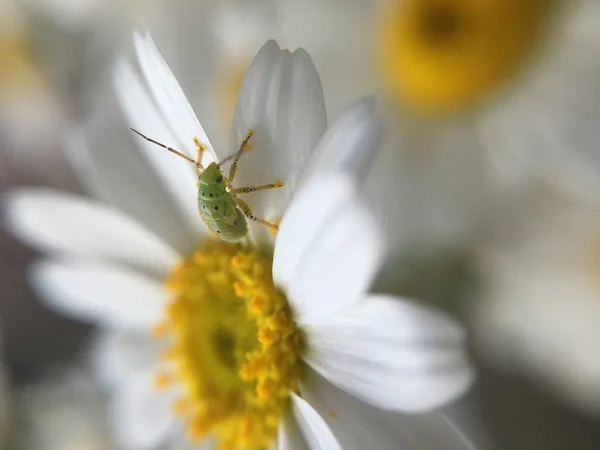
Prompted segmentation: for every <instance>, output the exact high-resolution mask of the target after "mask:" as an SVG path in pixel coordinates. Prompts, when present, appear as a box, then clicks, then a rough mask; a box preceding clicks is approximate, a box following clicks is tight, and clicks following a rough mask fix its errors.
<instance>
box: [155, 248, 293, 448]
mask: <svg viewBox="0 0 600 450" xmlns="http://www.w3.org/2000/svg"><path fill="white" fill-rule="evenodd" d="M166 286H167V288H168V290H169V292H170V293H171V301H170V304H169V306H168V309H167V317H166V320H165V322H164V323H161V324H159V325H157V327H156V329H155V330H154V331H155V333H157V334H159V335H163V334H166V335H168V336H170V337H171V338H172V339H171V341H172V344H171V346H170V347H169V348H168V349H167V350H166V352H165V358H166V359H167V360H168V362H169V364H168V366H167V367H168V370H167V371H165V372H164V373H160V374H158V375H157V377H156V383H157V385H158V386H164V385H166V384H170V382H171V381H172V380H176V381H178V383H179V385H180V386H179V387H180V389H181V391H182V392H183V395H182V397H181V399H180V400H178V401H177V402H176V404H175V405H174V408H175V411H176V412H177V413H179V414H181V415H182V416H183V417H184V419H185V420H186V421H187V424H188V431H189V433H190V436H191V437H192V438H198V439H199V438H203V437H205V436H208V435H210V436H212V437H213V438H214V439H216V441H217V442H218V448H219V450H259V449H266V448H267V447H268V446H269V444H270V443H271V441H272V440H273V438H274V436H275V434H276V431H277V427H278V424H279V419H280V417H281V415H282V414H283V412H284V411H285V409H286V407H287V406H288V403H289V395H290V391H292V392H297V391H298V371H299V360H300V351H301V344H302V339H301V333H300V331H299V330H298V329H297V328H296V324H295V322H294V320H293V317H292V313H291V310H290V308H289V305H288V303H287V300H286V298H285V297H284V295H283V294H282V293H281V292H280V291H279V290H278V289H277V288H276V287H275V285H274V284H273V280H272V277H271V260H270V259H268V258H266V257H265V256H264V255H263V254H261V253H260V252H259V251H257V250H255V249H246V248H243V247H242V246H240V245H238V244H230V243H226V242H223V241H219V240H207V241H205V242H203V243H202V245H201V246H200V248H199V249H198V250H197V251H196V252H195V253H193V254H192V255H191V256H189V257H187V258H185V259H184V260H183V261H182V262H181V263H180V264H179V266H178V267H176V268H175V269H174V270H173V272H172V273H171V274H170V275H169V277H168V278H167V280H166Z"/></svg>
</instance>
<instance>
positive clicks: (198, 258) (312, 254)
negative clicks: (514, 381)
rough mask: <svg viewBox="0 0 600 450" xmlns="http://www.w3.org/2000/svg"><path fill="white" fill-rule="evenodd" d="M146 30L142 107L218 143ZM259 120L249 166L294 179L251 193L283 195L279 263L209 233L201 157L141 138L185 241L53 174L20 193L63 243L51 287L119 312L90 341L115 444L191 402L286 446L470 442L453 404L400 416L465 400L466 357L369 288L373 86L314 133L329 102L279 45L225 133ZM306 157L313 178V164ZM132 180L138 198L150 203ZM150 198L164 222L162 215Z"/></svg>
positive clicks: (180, 133)
mask: <svg viewBox="0 0 600 450" xmlns="http://www.w3.org/2000/svg"><path fill="white" fill-rule="evenodd" d="M136 46H137V51H138V58H139V60H140V65H141V68H142V71H143V73H144V76H145V79H146V82H147V84H148V87H149V92H148V90H146V88H145V87H144V86H143V85H142V84H141V83H140V82H139V81H138V80H137V78H136V75H135V74H134V72H133V71H132V70H131V69H129V68H128V67H127V65H123V64H122V65H120V66H119V68H118V71H117V78H116V79H117V87H118V90H119V93H120V97H121V101H122V104H123V106H124V109H125V110H126V112H127V114H128V116H129V118H130V120H131V122H132V124H133V125H134V126H136V128H139V129H140V130H143V131H145V130H149V131H148V134H151V135H152V137H153V138H154V137H155V138H157V140H161V141H163V142H165V143H168V144H169V145H173V146H175V147H177V148H178V149H179V150H181V151H182V152H186V153H189V154H191V155H193V153H194V146H193V140H192V138H193V137H194V136H197V137H198V138H199V139H200V141H201V142H203V143H204V144H205V145H206V146H207V147H208V148H209V152H211V153H212V147H210V143H209V142H208V139H207V137H206V135H205V134H204V131H203V129H202V127H201V126H200V124H199V122H198V121H197V119H196V117H195V115H194V114H193V112H192V110H191V108H190V107H189V105H188V104H187V100H186V99H185V97H184V95H183V93H182V91H181V89H180V88H179V86H178V84H177V83H176V81H175V79H174V77H173V76H172V74H171V73H170V71H169V69H168V67H167V66H166V64H165V63H164V61H163V60H162V58H161V57H160V54H159V53H158V51H157V50H156V48H155V47H154V45H153V44H152V42H151V41H150V39H149V38H147V37H146V38H140V37H138V38H137V44H136ZM249 128H252V129H254V130H255V135H254V136H253V139H254V138H256V140H255V141H253V142H252V144H253V150H252V151H251V152H248V154H246V155H244V156H243V159H242V160H241V162H240V171H239V179H243V180H244V181H247V182H248V183H254V182H256V183H259V182H260V183H264V181H265V178H266V179H271V178H274V179H283V180H284V181H285V182H286V187H287V190H281V192H279V191H278V192H277V193H278V194H279V197H278V196H275V195H273V196H271V197H268V196H266V195H265V196H264V197H263V198H262V199H261V198H260V197H259V195H261V194H254V195H255V196H256V197H254V199H255V201H254V202H252V204H251V207H252V209H253V210H254V211H255V212H256V214H257V215H262V216H263V217H266V218H269V219H276V218H278V217H281V216H282V215H283V211H284V210H286V212H285V216H284V217H283V221H282V223H281V228H280V231H279V234H278V236H277V239H276V241H275V245H274V251H273V253H272V255H273V260H272V261H271V257H270V256H269V255H270V254H271V252H270V251H269V250H268V246H269V245H268V243H267V247H266V250H263V251H261V250H259V249H258V248H257V247H256V246H255V244H254V245H253V244H250V245H249V246H238V245H234V244H228V243H225V242H223V241H220V240H214V239H212V238H210V237H209V236H208V234H207V232H206V228H205V227H203V225H202V223H201V221H200V220H199V217H198V214H197V211H196V210H195V205H196V201H195V198H194V197H195V189H194V177H193V174H194V173H193V167H191V166H190V165H189V163H186V162H185V161H180V160H179V159H178V158H175V157H173V156H172V155H169V154H168V153H167V152H165V151H164V150H162V149H160V148H158V147H156V146H153V145H151V144H149V143H147V142H146V141H141V140H140V144H141V147H142V151H143V153H144V155H145V156H146V157H147V158H149V161H150V162H151V164H152V165H153V167H154V168H155V170H156V171H157V172H158V174H159V176H160V178H161V179H162V181H163V183H164V188H165V190H166V191H167V192H168V193H169V194H170V197H171V198H172V199H173V202H174V203H175V205H176V207H177V209H178V211H177V214H178V215H179V216H180V223H181V224H182V226H181V227H180V228H179V229H177V230H174V231H175V232H176V233H177V234H179V235H183V236H184V237H186V239H187V243H186V244H185V245H183V247H184V250H183V251H182V252H177V251H176V250H175V249H174V248H173V246H171V245H170V244H169V243H168V242H167V241H164V240H161V239H160V238H158V237H157V236H155V235H154V234H153V233H151V232H149V231H148V230H147V229H146V228H145V227H144V226H143V225H141V224H139V223H137V222H136V221H134V220H132V219H130V218H129V217H127V216H126V215H124V214H122V213H119V212H118V211H116V210H114V209H111V208H109V207H107V206H102V205H99V204H97V203H94V202H91V201H88V200H84V199H77V198H74V197H71V196H67V195H64V194H57V193H50V192H43V191H41V192H40V191H37V192H36V191H21V192H19V193H14V194H12V195H11V196H10V198H9V201H8V203H7V207H8V210H7V215H8V218H9V221H10V225H11V228H12V230H13V231H14V232H15V233H16V234H18V235H19V236H21V238H23V239H24V240H26V241H28V242H29V243H31V244H32V245H34V246H36V247H38V248H41V249H43V250H46V251H49V252H50V253H51V255H52V258H51V259H50V260H48V261H46V262H42V263H39V264H37V265H36V266H35V268H34V270H33V271H32V281H33V283H34V286H36V288H37V289H38V290H39V292H40V293H41V294H42V296H43V298H44V299H45V300H46V301H47V304H48V305H49V306H50V307H52V308H54V309H56V310H58V311H60V312H62V313H64V314H68V315H70V316H71V317H76V318H80V319H84V320H90V321H94V322H96V323H99V324H101V325H104V326H106V327H107V331H106V333H105V334H104V335H103V337H102V338H101V340H99V341H98V342H97V349H96V351H95V352H94V354H95V357H96V367H97V369H98V372H99V374H100V375H101V376H102V378H103V379H104V381H105V382H106V383H107V384H108V385H109V386H111V388H112V390H113V392H114V401H113V404H112V409H113V415H112V417H113V420H114V426H115V429H116V430H117V437H118V439H119V442H121V443H122V444H123V445H125V446H127V448H151V447H152V446H155V445H157V444H159V443H160V442H163V441H168V440H170V439H172V438H173V439H176V438H178V436H179V434H180V433H179V431H178V428H179V427H178V426H177V423H178V422H176V421H175V420H174V419H175V415H177V414H179V415H182V416H183V418H184V421H186V422H187V424H188V429H189V431H190V432H191V434H192V435H193V436H196V437H198V438H202V437H206V436H212V437H213V438H214V439H215V440H217V441H218V443H219V445H220V446H227V445H229V446H230V447H231V448H239V447H240V446H241V445H244V446H246V447H247V448H252V449H254V448H257V449H258V448H266V447H267V446H268V444H269V442H270V441H272V440H274V439H276V440H277V443H278V446H279V448H297V447H299V448H305V447H307V448H315V449H316V448H326V449H332V448H338V447H339V446H340V445H342V446H343V447H344V448H390V449H391V448H397V446H398V444H399V443H402V445H405V446H406V447H407V448H415V449H417V448H419V449H420V448H423V445H427V446H429V448H439V447H440V446H442V445H443V446H444V447H445V448H469V447H470V444H469V443H468V442H467V441H466V440H465V439H464V437H463V436H462V435H461V434H460V433H459V432H457V431H456V430H455V429H454V428H453V427H452V426H451V425H450V424H449V423H448V422H447V420H446V419H445V417H444V416H443V415H436V414H432V415H425V416H416V417H414V418H405V417H404V416H400V415H397V414H395V413H394V412H399V411H403V412H420V411H424V410H428V409H432V408H435V407H437V406H440V405H441V404H443V403H445V402H448V401H451V400H452V399H454V398H456V397H457V396H458V395H460V394H461V393H462V392H463V391H464V390H465V389H466V388H467V387H468V386H469V384H470V382H471V380H472V372H471V369H470V366H469V364H468V363H467V361H466V356H465V354H464V349H463V341H464V332H463V330H462V329H461V327H460V326H459V325H458V324H456V323H454V322H453V321H451V320H450V319H447V318H445V317H443V316H442V315H440V314H438V313H436V312H434V311H431V310H429V309H426V308H421V307H418V306H415V305H411V304H410V303H409V302H406V301H404V300H402V299H399V298H393V297H390V296H385V295H370V294H368V293H367V291H368V287H369V285H370V284H371V281H372V277H373V275H374V274H375V272H376V270H377V269H378V266H379V261H380V260H381V258H382V256H383V254H384V250H383V246H382V242H381V241H380V240H379V233H378V232H377V228H376V226H375V223H374V221H372V220H371V218H370V217H369V215H368V214H366V212H365V210H364V207H363V206H362V205H361V202H360V196H359V194H358V192H356V187H355V183H354V181H353V177H354V176H356V175H358V174H360V172H361V168H362V165H363V164H364V161H365V156H364V154H367V155H369V154H371V153H372V152H374V151H375V150H376V147H377V144H378V137H379V136H378V130H380V123H379V121H378V119H377V117H376V116H375V115H374V105H373V103H372V102H370V101H362V102H358V103H357V104H356V105H354V107H353V108H352V109H350V110H349V111H348V112H347V113H346V114H345V115H344V116H343V117H341V118H340V119H339V121H338V122H336V124H334V125H333V126H332V127H331V128H330V129H329V130H328V131H327V133H325V135H324V136H323V137H322V138H321V139H320V141H319V142H318V143H317V140H319V138H320V137H321V134H322V132H323V130H324V128H325V111H324V106H323V100H322V92H321V88H320V83H319V79H318V75H317V74H316V71H315V70H314V67H313V66H312V62H311V60H310V58H309V57H308V55H307V54H306V53H305V52H303V51H301V50H298V51H296V52H294V53H290V52H288V51H282V50H279V48H278V47H277V45H276V44H275V43H273V42H269V43H267V44H266V45H265V46H264V47H263V49H262V50H261V51H260V52H259V53H258V54H257V56H256V58H255V59H254V61H253V63H252V64H251V66H250V68H249V70H248V72H247V74H246V78H245V81H244V83H243V85H242V90H241V93H240V98H239V101H238V106H237V108H236V113H235V114H234V122H233V127H232V139H231V148H230V150H232V151H237V150H238V147H239V143H240V141H241V140H242V139H243V137H244V136H245V134H246V133H247V130H248V129H249ZM367 138H369V139H367ZM340 148H343V149H344V152H345V153H344V154H343V155H340V152H339V151H338V150H339V149H340ZM209 152H205V153H206V154H207V155H208V157H210V156H211V155H210V153H209ZM309 154H310V155H311V158H314V159H315V160H316V161H317V162H316V163H313V162H308V161H309V158H308V156H309ZM213 158H214V156H213ZM307 162H308V164H307ZM119 163H120V162H119V161H118V160H115V161H113V164H114V167H115V169H117V167H118V165H119ZM303 168H304V172H306V170H307V169H308V170H310V173H311V175H310V176H307V174H306V173H302V178H299V176H300V173H301V170H302V169H303ZM186 169H189V171H187V172H186ZM259 176H260V178H258V177H259ZM253 177H256V178H253ZM240 183H242V182H240ZM295 184H298V185H299V186H301V188H300V192H299V193H298V194H296V195H295V196H294V198H293V200H292V202H291V206H290V207H289V208H287V209H286V207H287V203H288V202H289V201H290V197H291V194H292V190H293V189H294V185H295ZM132 189H133V190H135V189H136V186H132ZM137 193H138V197H137V199H138V202H144V201H150V202H152V201H153V200H154V199H153V198H152V197H150V198H149V197H148V195H147V193H146V192H144V191H137ZM265 194H266V193H265ZM249 198H250V197H249ZM260 200H262V201H260ZM154 206H155V208H153V209H152V211H153V213H154V218H153V219H151V222H161V221H163V220H164V217H163V215H164V213H163V211H161V209H160V208H159V206H160V204H159V203H157V204H156V205H154ZM148 225H150V223H149V224H148ZM253 235H254V237H255V239H254V243H256V242H257V240H256V236H257V233H253ZM265 241H266V239H265V240H264V241H263V242H265ZM178 242H181V236H180V239H179V240H178ZM61 255H62V256H61ZM186 255H187V256H186ZM271 270H272V276H271ZM162 282H165V284H166V287H167V292H165V290H164V289H163V287H162V286H161V283H162ZM214 299H218V301H216V302H215V301H212V300H214ZM165 307H166V313H165V311H164V310H165ZM153 324H154V325H155V327H154V333H155V334H156V335H158V336H159V337H162V338H163V339H162V340H156V341H155V342H154V343H152V342H151V341H150V340H149V338H148V337H147V336H145V335H144V334H143V331H144V330H147V329H148V328H149V327H150V326H151V325H153ZM161 347H165V348H163V349H162V359H161V358H158V357H157V356H158V355H157V353H159V352H161ZM305 363H306V364H305ZM152 380H153V381H154V384H155V386H154V387H153V385H152ZM174 381H177V382H178V383H173V382H174ZM157 387H158V388H160V387H162V388H164V389H163V390H162V391H157V390H156V388H157ZM299 394H301V396H300V395H299ZM240 402H241V404H240ZM288 407H289V408H290V409H289V410H288ZM288 412H291V413H292V414H288ZM413 424H414V428H413ZM425 430H427V431H425ZM205 443H206V445H207V446H208V447H210V446H211V445H212V443H211V442H208V441H205Z"/></svg>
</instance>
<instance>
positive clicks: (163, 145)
mask: <svg viewBox="0 0 600 450" xmlns="http://www.w3.org/2000/svg"><path fill="white" fill-rule="evenodd" d="M130 130H131V131H133V132H134V133H136V134H138V135H140V136H141V137H143V138H144V139H146V140H147V141H149V142H152V143H153V144H156V145H158V146H159V147H162V148H164V149H165V150H168V151H170V152H171V153H174V154H176V155H177V156H179V157H181V158H183V159H185V160H186V161H189V162H191V163H192V164H194V165H195V166H198V163H197V162H196V161H195V160H193V159H192V158H190V157H189V156H187V155H184V154H183V153H181V152H179V151H177V150H175V149H174V148H171V147H169V146H168V145H165V144H163V143H161V142H158V141H155V140H154V139H150V138H149V137H147V136H145V135H143V134H142V133H140V132H139V131H138V130H135V129H133V128H130Z"/></svg>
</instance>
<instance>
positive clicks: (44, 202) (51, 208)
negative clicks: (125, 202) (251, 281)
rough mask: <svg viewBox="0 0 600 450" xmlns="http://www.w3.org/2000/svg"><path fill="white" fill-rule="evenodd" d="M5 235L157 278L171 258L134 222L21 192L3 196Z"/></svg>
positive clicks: (91, 205)
mask: <svg viewBox="0 0 600 450" xmlns="http://www.w3.org/2000/svg"><path fill="white" fill-rule="evenodd" d="M6 217H7V221H8V226H9V228H10V229H11V231H12V232H13V233H14V234H16V235H17V236H18V237H20V238H21V239H23V240H24V241H26V242H27V243H29V244H31V245H33V246H35V247H37V248H39V249H41V250H45V251H52V252H67V253H75V254H77V255H82V256H90V257H94V258H100V259H108V260H111V261H116V262H119V263H123V264H125V265H131V266H134V267H139V268H141V269H143V270H147V271H150V272H151V273H154V274H158V275H162V274H164V273H165V272H166V271H167V270H169V269H170V267H171V266H172V265H173V264H174V263H175V262H176V261H177V258H178V255H177V253H176V252H175V251H174V250H173V249H172V248H170V247H169V246H168V245H167V244H165V243H164V242H163V241H161V240H160V239H159V238H158V237H156V236H155V235H153V234H152V233H150V232H149V231H148V230H147V229H146V228H144V227H143V226H142V225H140V224H139V223H137V222H135V221H133V220H132V219H130V218H129V217H127V216H125V215H124V214H122V213H120V212H119V211H117V210H115V209H113V208H110V207H109V206H106V205H103V204H100V203H97V202H94V201H92V200H89V199H86V198H84V197H77V196H74V195H70V194H65V193H60V192H53V191H49V190H42V189H21V190H17V191H14V192H12V193H10V194H9V195H8V196H7V197H6Z"/></svg>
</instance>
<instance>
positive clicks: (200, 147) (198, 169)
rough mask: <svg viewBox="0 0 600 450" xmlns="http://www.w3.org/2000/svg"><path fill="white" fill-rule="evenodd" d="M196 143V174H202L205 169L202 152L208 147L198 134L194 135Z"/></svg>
mask: <svg viewBox="0 0 600 450" xmlns="http://www.w3.org/2000/svg"><path fill="white" fill-rule="evenodd" d="M194 145H195V146H196V174H197V175H198V176H200V174H201V173H202V170H204V167H203V166H202V162H201V161H202V154H203V153H204V151H205V150H206V147H205V146H204V144H202V142H200V139H198V138H197V137H196V136H194Z"/></svg>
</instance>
